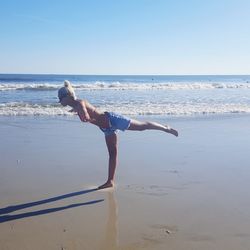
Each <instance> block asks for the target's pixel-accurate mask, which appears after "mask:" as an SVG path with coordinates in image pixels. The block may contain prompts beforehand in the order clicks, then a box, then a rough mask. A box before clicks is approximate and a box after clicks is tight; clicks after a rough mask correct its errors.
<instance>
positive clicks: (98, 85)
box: [0, 81, 250, 91]
mask: <svg viewBox="0 0 250 250" xmlns="http://www.w3.org/2000/svg"><path fill="white" fill-rule="evenodd" d="M61 86H62V85H58V84H50V83H39V84H37V83H32V84H25V83H19V84H13V83H1V84H0V91H15V90H29V91H42V90H46V91H49V90H53V91H55V90H57V89H59V88H60V87H61ZM73 87H74V88H75V89H76V90H86V91H88V90H89V91H91V90H153V89H156V90H157V89H159V90H193V89H197V90H199V89H202V90H206V89H250V83H200V82H197V83H188V82H187V83H133V82H131V83H122V82H112V83H110V82H100V81H97V82H94V83H84V84H73Z"/></svg>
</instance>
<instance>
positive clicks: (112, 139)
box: [98, 133, 117, 189]
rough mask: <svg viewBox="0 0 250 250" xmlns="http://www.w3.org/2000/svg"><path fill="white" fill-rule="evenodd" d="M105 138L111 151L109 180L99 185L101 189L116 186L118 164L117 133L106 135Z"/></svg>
mask: <svg viewBox="0 0 250 250" xmlns="http://www.w3.org/2000/svg"><path fill="white" fill-rule="evenodd" d="M105 139H106V145H107V148H108V152H109V170H108V180H107V182H106V183H104V184H103V185H101V186H100V187H98V188H99V189H103V188H109V187H113V186H114V176H115V169H116V165H117V135H116V134H115V133H114V134H112V135H109V136H106V137H105Z"/></svg>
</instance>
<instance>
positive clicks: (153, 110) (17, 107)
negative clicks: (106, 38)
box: [0, 102, 250, 116]
mask: <svg viewBox="0 0 250 250" xmlns="http://www.w3.org/2000/svg"><path fill="white" fill-rule="evenodd" d="M68 110H69V108H64V107H62V106H61V105H59V104H53V105H38V104H27V103H16V102H13V103H7V104H0V115H3V116H62V115H63V116H72V115H74V114H73V113H70V112H68ZM99 110H101V111H106V110H108V111H114V112H117V113H120V114H123V115H128V116H137V115H174V116H190V115H199V114H227V113H250V105H247V104H220V105H218V104H216V103H210V104H206V103H203V104H202V103H196V104H192V103H181V104H176V103H175V104H174V103H172V104H164V105H163V104H136V105H134V104H127V105H120V106H119V105H118V104H114V105H104V106H102V107H101V108H100V109H99Z"/></svg>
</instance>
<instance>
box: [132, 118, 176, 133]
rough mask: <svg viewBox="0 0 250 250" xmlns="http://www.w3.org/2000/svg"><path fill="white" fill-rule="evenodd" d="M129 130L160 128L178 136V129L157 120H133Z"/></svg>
mask: <svg viewBox="0 0 250 250" xmlns="http://www.w3.org/2000/svg"><path fill="white" fill-rule="evenodd" d="M128 130H135V131H143V130H160V131H164V132H167V133H170V134H172V135H175V136H178V131H177V130H175V129H173V128H170V127H169V126H168V125H165V126H164V125H162V124H160V123H157V122H148V121H145V122H142V121H137V120H133V119H132V120H131V122H130V126H129V128H128Z"/></svg>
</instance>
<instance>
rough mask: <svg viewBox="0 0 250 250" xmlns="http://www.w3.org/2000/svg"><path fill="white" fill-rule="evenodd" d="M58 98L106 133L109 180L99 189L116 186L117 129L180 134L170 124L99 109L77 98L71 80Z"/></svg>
mask: <svg viewBox="0 0 250 250" xmlns="http://www.w3.org/2000/svg"><path fill="white" fill-rule="evenodd" d="M58 98H59V101H60V103H61V104H62V105H63V106H70V107H72V108H73V109H72V110H71V111H73V112H76V113H77V114H78V116H79V118H80V120H81V121H82V122H89V123H92V124H94V125H96V126H98V127H99V128H100V129H101V130H102V131H103V132H104V134H105V140H106V145H107V148H108V152H109V168H108V180H107V181H106V182H105V183H104V184H103V185H101V186H100V187H98V188H99V189H103V188H109V187H113V186H114V175H115V169H116V165H117V134H116V132H117V130H122V131H125V130H135V131H143V130H160V131H163V132H166V133H169V134H172V135H174V136H178V132H177V130H175V129H173V128H170V127H169V126H168V125H161V124H159V123H156V122H148V121H144V122H143V121H137V120H134V119H130V118H128V117H125V116H122V115H119V114H116V113H113V112H100V111H98V110H97V109H96V108H95V107H94V106H93V105H91V104H90V103H89V102H88V101H87V100H78V99H76V95H75V92H74V89H73V88H72V86H71V84H70V82H69V81H64V87H62V88H60V89H59V90H58Z"/></svg>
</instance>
